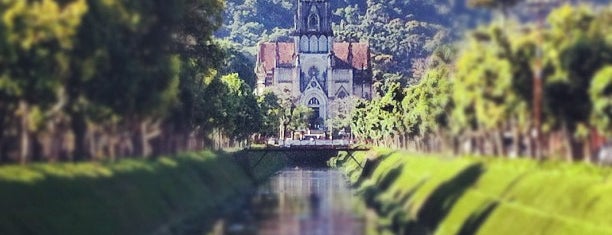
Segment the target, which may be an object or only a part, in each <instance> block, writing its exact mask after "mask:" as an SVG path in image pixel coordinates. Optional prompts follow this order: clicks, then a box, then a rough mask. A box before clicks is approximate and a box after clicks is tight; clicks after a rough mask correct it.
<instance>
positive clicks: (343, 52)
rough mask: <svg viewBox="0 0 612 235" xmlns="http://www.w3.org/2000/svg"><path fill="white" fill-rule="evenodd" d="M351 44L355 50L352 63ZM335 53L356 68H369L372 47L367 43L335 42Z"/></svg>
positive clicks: (353, 50)
mask: <svg viewBox="0 0 612 235" xmlns="http://www.w3.org/2000/svg"><path fill="white" fill-rule="evenodd" d="M349 46H351V51H352V52H353V53H352V54H353V59H352V63H349ZM334 54H335V55H336V57H337V58H338V59H340V60H341V61H342V62H344V63H346V64H349V65H351V67H353V68H355V69H362V68H366V69H367V68H369V66H370V63H369V60H370V48H369V46H368V44H367V43H347V42H336V43H334Z"/></svg>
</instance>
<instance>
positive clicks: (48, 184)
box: [0, 152, 284, 235]
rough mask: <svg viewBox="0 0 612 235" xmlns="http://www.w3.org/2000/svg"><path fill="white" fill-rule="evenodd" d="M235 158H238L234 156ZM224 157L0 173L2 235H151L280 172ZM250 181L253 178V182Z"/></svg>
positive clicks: (274, 165) (275, 162) (268, 162)
mask: <svg viewBox="0 0 612 235" xmlns="http://www.w3.org/2000/svg"><path fill="white" fill-rule="evenodd" d="M234 154H235V153H234ZM279 159H280V158H266V159H264V160H263V162H262V163H261V164H259V165H258V167H257V168H256V169H251V171H250V172H251V174H247V170H246V169H247V168H249V167H250V166H252V165H254V163H253V162H254V160H253V159H252V158H250V157H247V158H246V162H245V164H243V165H241V164H238V162H237V161H234V160H233V159H232V156H230V154H227V153H213V152H199V153H185V154H180V155H179V156H177V157H173V158H168V157H162V158H158V159H155V160H149V161H147V160H133V159H128V160H122V161H119V162H116V163H95V162H87V163H76V164H74V163H58V164H32V165H26V166H3V167H0V211H2V213H0V234H6V235H11V234H62V235H66V234H92V235H93V234H130V235H131V234H151V233H152V232H153V231H155V230H156V229H158V228H160V227H162V226H163V225H168V224H173V223H180V221H181V219H183V218H186V217H189V216H191V215H194V214H195V213H199V212H202V211H210V214H211V215H213V214H215V211H214V209H215V208H216V207H218V205H219V204H220V203H222V202H225V201H227V200H228V199H229V198H231V197H233V196H236V195H239V194H242V193H245V192H246V190H250V189H252V187H253V186H254V183H253V182H254V181H262V180H264V179H265V178H267V177H268V176H269V175H271V174H273V173H274V172H276V171H277V170H278V169H280V168H281V167H282V166H283V165H284V163H283V162H282V160H279ZM251 177H254V179H253V178H251Z"/></svg>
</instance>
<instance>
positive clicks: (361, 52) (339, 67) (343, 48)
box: [255, 0, 372, 121]
mask: <svg viewBox="0 0 612 235" xmlns="http://www.w3.org/2000/svg"><path fill="white" fill-rule="evenodd" d="M330 12H331V9H330V4H329V0H298V6H297V10H296V14H295V17H294V32H293V35H292V38H293V42H265V43H260V44H259V45H258V46H259V48H258V49H259V50H258V55H257V61H256V67H255V72H256V74H257V87H256V92H257V93H258V94H262V93H263V92H264V91H265V90H272V91H274V92H280V93H285V94H286V95H290V96H291V97H292V98H294V101H295V103H296V104H302V105H305V106H308V107H310V108H312V109H313V110H314V113H315V115H318V117H319V118H320V119H321V120H323V121H325V120H327V119H329V118H331V116H330V112H329V108H330V107H329V106H330V104H331V103H332V102H333V101H334V100H336V99H343V98H347V97H349V96H356V97H359V98H363V99H370V98H371V95H372V69H371V63H370V49H369V45H368V44H367V43H351V42H336V41H334V32H333V31H332V22H331V21H330V19H331V13H330Z"/></svg>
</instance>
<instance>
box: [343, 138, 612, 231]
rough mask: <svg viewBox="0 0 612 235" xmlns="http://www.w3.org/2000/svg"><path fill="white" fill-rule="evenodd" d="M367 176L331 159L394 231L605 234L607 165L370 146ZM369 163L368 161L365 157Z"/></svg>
mask: <svg viewBox="0 0 612 235" xmlns="http://www.w3.org/2000/svg"><path fill="white" fill-rule="evenodd" d="M368 154H369V155H370V156H378V158H376V157H374V158H376V159H378V164H377V165H376V168H375V169H374V170H373V173H372V174H371V175H370V176H368V177H367V179H363V177H362V176H363V172H362V171H361V169H360V168H359V167H358V166H357V164H355V163H353V162H351V161H341V159H342V158H343V156H339V157H338V159H333V160H332V162H336V163H337V164H338V165H340V166H341V167H342V168H343V169H344V170H345V171H346V173H347V174H348V175H349V176H350V180H351V182H353V183H354V184H355V186H356V187H357V188H358V189H359V192H360V193H361V195H362V197H363V198H364V201H365V202H366V203H367V204H368V205H369V206H370V207H372V208H374V209H375V210H376V211H377V212H378V213H379V215H380V216H381V217H382V219H381V226H382V227H384V228H385V229H387V230H391V231H393V232H394V233H405V232H410V231H413V232H414V231H420V232H422V231H425V232H428V233H433V234H502V235H503V234H612V217H610V216H609V212H610V211H612V197H610V196H609V195H612V182H610V180H608V176H609V175H610V173H612V170H610V169H609V168H602V167H597V166H592V165H586V164H569V163H562V162H544V163H540V162H536V161H532V160H526V159H502V158H479V157H458V158H449V157H444V156H439V155H437V156H434V155H427V156H424V155H420V154H413V153H406V152H392V151H391V150H388V149H377V150H375V152H374V153H359V154H356V156H355V157H356V158H357V159H358V160H360V161H366V160H365V159H367V158H368V157H367V156H366V155H368ZM370 158H372V157H370Z"/></svg>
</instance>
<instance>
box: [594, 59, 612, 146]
mask: <svg viewBox="0 0 612 235" xmlns="http://www.w3.org/2000/svg"><path fill="white" fill-rule="evenodd" d="M589 96H590V98H591V101H592V103H593V111H592V113H591V122H592V123H593V125H594V126H595V127H596V128H597V130H598V131H599V133H603V134H605V135H607V136H608V137H612V65H608V66H606V67H605V68H603V69H601V70H600V71H599V72H597V74H596V75H595V77H594V78H593V81H592V82H591V87H590V88H589Z"/></svg>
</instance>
